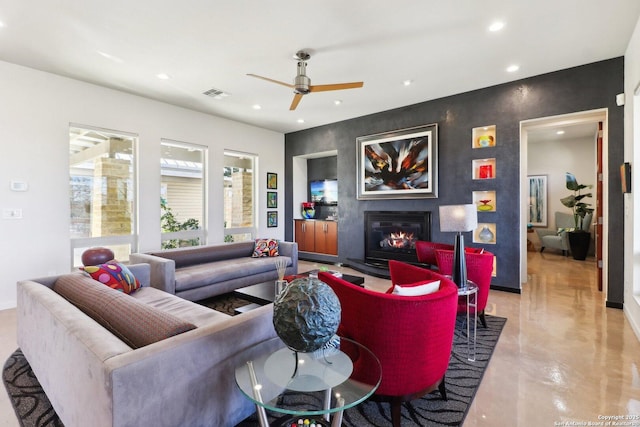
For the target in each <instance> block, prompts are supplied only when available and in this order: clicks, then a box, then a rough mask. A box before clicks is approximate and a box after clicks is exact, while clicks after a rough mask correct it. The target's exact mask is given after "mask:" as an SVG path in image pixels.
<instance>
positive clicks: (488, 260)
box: [436, 249, 493, 328]
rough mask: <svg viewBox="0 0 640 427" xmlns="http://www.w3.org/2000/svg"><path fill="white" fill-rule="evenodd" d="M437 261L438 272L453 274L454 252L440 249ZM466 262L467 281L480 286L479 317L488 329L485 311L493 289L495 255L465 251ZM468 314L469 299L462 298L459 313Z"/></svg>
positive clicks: (437, 253) (459, 302)
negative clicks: (492, 278) (490, 291)
mask: <svg viewBox="0 0 640 427" xmlns="http://www.w3.org/2000/svg"><path fill="white" fill-rule="evenodd" d="M436 259H437V261H438V272H439V273H441V274H451V272H452V271H453V251H446V250H441V249H438V250H437V251H436ZM465 262H466V264H467V279H469V280H471V281H472V282H474V283H475V284H476V285H478V295H477V298H478V299H477V303H478V316H479V317H480V322H482V326H484V327H485V328H486V327H487V321H486V319H485V318H484V309H485V308H486V307H487V300H488V299H489V288H490V287H491V277H492V276H491V275H492V274H493V254H492V253H491V252H487V251H483V252H482V253H479V252H475V253H474V252H470V251H465ZM466 312H467V298H466V297H460V300H459V301H458V313H466Z"/></svg>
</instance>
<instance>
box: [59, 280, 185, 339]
mask: <svg viewBox="0 0 640 427" xmlns="http://www.w3.org/2000/svg"><path fill="white" fill-rule="evenodd" d="M53 290H54V291H56V292H57V293H58V294H60V295H62V296H63V297H64V298H66V299H67V300H68V301H69V302H71V303H72V304H73V305H75V306H76V307H78V308H79V309H80V310H82V311H83V312H84V313H85V314H87V315H88V316H89V317H91V318H92V319H93V320H95V321H96V322H98V323H99V324H100V325H102V326H103V327H104V328H106V329H108V330H109V331H110V332H111V333H112V334H114V335H115V336H117V337H118V338H119V339H121V340H122V341H123V342H125V343H126V344H127V345H129V346H130V347H132V348H139V347H143V346H145V345H148V344H152V343H154V342H157V341H161V340H163V339H165V338H169V337H172V336H174V335H178V334H181V333H183V332H186V331H189V330H191V329H194V328H195V327H196V326H195V325H193V324H192V323H189V322H186V321H183V320H181V319H179V318H177V317H175V316H173V315H171V314H168V313H164V312H162V311H161V310H158V309H156V308H153V307H150V306H147V305H146V304H144V303H142V302H139V301H137V300H136V299H135V298H133V297H132V296H130V295H127V294H124V293H122V292H119V291H116V290H114V289H111V288H109V287H107V286H104V285H102V284H100V283H98V282H97V281H95V280H93V279H92V278H91V277H88V276H85V275H84V274H73V273H72V274H65V275H62V276H60V278H58V280H56V282H55V284H54V285H53Z"/></svg>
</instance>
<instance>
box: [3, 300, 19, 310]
mask: <svg viewBox="0 0 640 427" xmlns="http://www.w3.org/2000/svg"><path fill="white" fill-rule="evenodd" d="M16 307H17V302H16V301H2V302H0V311H1V310H9V309H11V308H16Z"/></svg>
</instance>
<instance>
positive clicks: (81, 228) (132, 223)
mask: <svg viewBox="0 0 640 427" xmlns="http://www.w3.org/2000/svg"><path fill="white" fill-rule="evenodd" d="M136 146H137V136H136V135H132V134H124V133H120V132H116V131H109V130H104V129H97V128H87V127H81V126H74V125H71V126H70V127H69V194H70V204H71V221H70V224H71V228H70V236H71V252H72V253H71V255H72V256H71V259H72V267H77V266H80V265H82V262H81V260H80V257H81V256H82V252H84V251H85V250H86V249H88V248H90V247H94V246H104V247H108V248H110V249H111V250H113V252H114V254H115V256H116V259H118V260H120V261H128V259H129V254H130V253H131V252H132V251H134V250H136V249H137V230H136V194H135V188H136V186H135V161H134V159H135V152H136Z"/></svg>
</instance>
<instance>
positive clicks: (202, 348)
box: [105, 304, 282, 426]
mask: <svg viewBox="0 0 640 427" xmlns="http://www.w3.org/2000/svg"><path fill="white" fill-rule="evenodd" d="M272 314H273V306H272V304H269V305H266V306H263V307H260V308H257V309H255V310H251V311H249V312H247V313H244V314H241V315H238V316H234V317H232V318H231V319H229V321H225V322H221V323H216V324H212V325H208V326H203V327H199V328H197V329H194V330H192V331H189V332H185V333H184V334H180V335H177V336H175V337H172V338H170V339H167V340H164V341H160V342H157V343H155V344H151V345H148V346H145V347H142V348H139V349H137V350H134V351H130V352H128V353H125V354H120V355H118V356H115V357H113V358H111V359H109V360H107V361H106V362H105V368H106V369H107V370H108V371H109V372H111V379H112V384H113V388H114V397H113V398H114V402H113V407H114V413H113V420H114V426H138V425H153V426H177V425H190V426H197V425H211V426H232V425H235V424H237V423H238V422H240V421H241V420H242V419H244V418H246V417H247V416H249V415H250V414H251V413H252V412H254V411H255V406H254V405H252V404H251V401H250V400H249V399H247V398H246V397H245V396H244V395H242V393H241V392H240V390H239V389H238V387H237V385H236V384H235V368H236V367H238V366H239V365H241V364H243V363H245V362H246V360H248V359H246V357H250V358H251V357H256V356H257V355H256V354H254V353H253V349H254V348H260V346H258V344H259V343H262V342H264V341H266V340H269V339H271V338H274V337H276V333H275V330H274V327H273V320H272ZM274 344H279V346H282V343H281V341H279V340H276V341H275V342H274ZM159 367H165V368H159ZM159 369H161V370H159ZM116 390H117V391H116ZM149 390H153V393H154V396H153V398H149V395H148V391H149ZM214 391H215V393H219V395H221V396H224V398H219V397H217V395H212V392H214Z"/></svg>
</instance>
